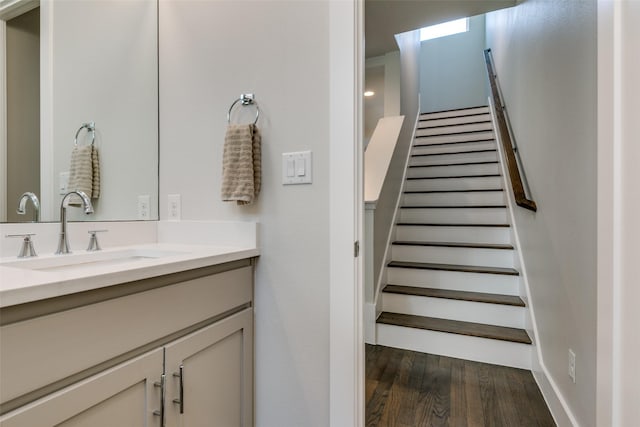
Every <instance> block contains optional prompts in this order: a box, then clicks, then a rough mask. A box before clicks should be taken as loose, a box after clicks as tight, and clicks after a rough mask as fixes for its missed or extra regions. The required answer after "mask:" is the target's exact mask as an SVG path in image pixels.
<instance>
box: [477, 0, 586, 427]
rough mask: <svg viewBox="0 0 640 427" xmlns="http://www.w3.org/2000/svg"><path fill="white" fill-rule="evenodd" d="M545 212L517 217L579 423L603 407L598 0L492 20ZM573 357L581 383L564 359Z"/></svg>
mask: <svg viewBox="0 0 640 427" xmlns="http://www.w3.org/2000/svg"><path fill="white" fill-rule="evenodd" d="M486 29H487V44H488V47H490V48H491V49H492V52H493V55H494V58H495V63H496V69H497V73H498V76H499V79H500V83H501V87H502V92H503V94H504V98H505V102H506V105H507V109H508V113H509V116H510V119H511V122H512V125H513V128H514V133H515V137H516V140H517V143H518V147H519V150H520V157H521V158H522V161H523V163H524V169H525V171H526V176H527V178H528V181H529V186H530V187H531V192H532V196H533V199H534V200H535V201H536V203H537V205H538V212H537V213H532V212H530V211H527V210H524V209H520V208H518V209H516V211H515V218H516V224H517V227H518V232H519V234H520V240H521V244H522V248H521V249H522V252H523V256H524V261H525V263H526V267H527V271H528V279H529V284H530V291H531V296H532V304H533V307H534V309H535V314H536V319H537V322H538V325H537V326H538V331H539V335H540V342H539V343H538V345H539V347H540V349H541V351H542V358H543V362H544V365H545V366H546V368H547V369H548V374H549V375H550V376H551V379H552V380H553V382H555V383H556V385H557V387H558V389H559V391H560V393H561V395H562V398H563V399H564V400H565V401H566V403H567V406H568V409H569V411H570V412H571V413H572V414H573V416H575V419H576V420H577V422H578V423H579V424H580V425H581V426H593V425H595V408H596V154H597V153H596V134H597V133H596V113H597V110H596V105H597V96H596V95H597V94H596V57H597V55H596V2H595V0H589V1H567V2H549V1H545V0H532V1H527V2H524V3H521V4H520V5H518V6H517V7H515V8H512V9H507V10H503V11H498V12H493V13H490V14H488V15H487V28H486ZM569 348H572V349H573V350H574V351H575V353H576V365H577V366H576V384H573V383H572V382H571V380H570V378H569V376H568V375H567V358H568V356H567V354H568V349H569Z"/></svg>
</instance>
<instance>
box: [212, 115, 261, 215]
mask: <svg viewBox="0 0 640 427" xmlns="http://www.w3.org/2000/svg"><path fill="white" fill-rule="evenodd" d="M260 144H261V137H260V132H259V131H258V128H257V127H256V126H255V125H253V124H249V125H229V127H228V128H227V133H226V135H225V138H224V153H223V156H222V201H224V202H230V201H235V202H236V203H237V204H238V205H248V204H250V203H253V202H254V200H255V198H256V197H257V196H258V193H259V192H260V187H261V177H260V176H261V168H262V166H261V156H262V154H261V147H260Z"/></svg>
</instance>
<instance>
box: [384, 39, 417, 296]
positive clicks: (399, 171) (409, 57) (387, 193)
mask: <svg viewBox="0 0 640 427" xmlns="http://www.w3.org/2000/svg"><path fill="white" fill-rule="evenodd" d="M396 38H397V41H398V46H400V67H401V68H400V76H401V80H400V81H401V89H400V94H401V97H400V110H401V114H402V115H403V116H404V117H405V119H404V122H403V124H402V130H401V131H400V136H399V137H398V143H397V144H396V148H395V151H394V152H393V156H392V157H391V162H390V163H389V170H388V172H387V177H386V179H385V181H384V184H383V186H382V190H381V191H380V198H379V199H378V203H377V205H376V212H375V220H374V231H373V233H374V242H373V265H374V270H373V272H374V273H373V274H374V277H373V283H374V284H377V283H378V278H379V277H380V269H381V267H382V265H383V264H384V263H385V262H386V260H385V259H384V252H385V249H386V247H387V237H388V235H389V230H390V228H391V227H392V226H393V215H394V213H395V208H396V204H397V201H398V197H399V195H400V189H401V188H402V178H403V176H404V171H405V163H406V160H407V155H408V153H409V149H410V148H411V143H412V137H413V131H414V128H415V125H416V116H417V115H418V105H419V80H420V61H419V60H420V58H419V56H420V34H419V32H418V31H410V32H407V33H403V34H400V35H398V36H396Z"/></svg>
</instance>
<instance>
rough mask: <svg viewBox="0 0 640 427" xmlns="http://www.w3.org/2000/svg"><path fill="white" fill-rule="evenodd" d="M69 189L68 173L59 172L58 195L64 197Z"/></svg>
mask: <svg viewBox="0 0 640 427" xmlns="http://www.w3.org/2000/svg"><path fill="white" fill-rule="evenodd" d="M68 188H69V172H60V174H59V175H58V194H60V195H65V194H67V190H68Z"/></svg>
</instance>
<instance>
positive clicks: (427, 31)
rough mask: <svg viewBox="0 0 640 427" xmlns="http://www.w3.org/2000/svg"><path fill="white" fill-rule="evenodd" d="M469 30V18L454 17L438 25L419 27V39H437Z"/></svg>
mask: <svg viewBox="0 0 640 427" xmlns="http://www.w3.org/2000/svg"><path fill="white" fill-rule="evenodd" d="M467 31H469V18H462V19H456V20H455V21H449V22H444V23H442V24H438V25H431V26H430V27H424V28H421V29H420V41H421V42H422V41H425V40H431V39H437V38H439V37H444V36H451V35H453V34H458V33H466V32H467Z"/></svg>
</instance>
